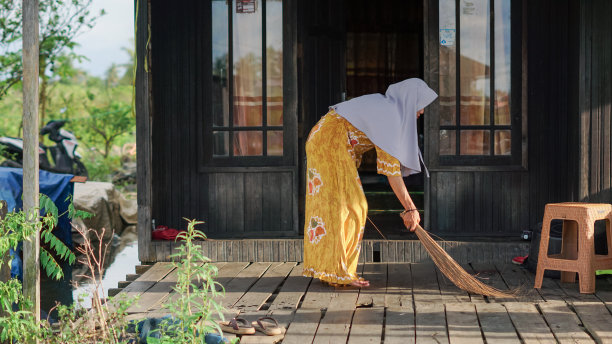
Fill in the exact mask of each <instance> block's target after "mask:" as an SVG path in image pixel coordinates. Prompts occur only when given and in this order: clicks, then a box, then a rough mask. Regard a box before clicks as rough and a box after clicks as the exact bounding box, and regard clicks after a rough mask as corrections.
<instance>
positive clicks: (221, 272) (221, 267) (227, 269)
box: [148, 262, 247, 313]
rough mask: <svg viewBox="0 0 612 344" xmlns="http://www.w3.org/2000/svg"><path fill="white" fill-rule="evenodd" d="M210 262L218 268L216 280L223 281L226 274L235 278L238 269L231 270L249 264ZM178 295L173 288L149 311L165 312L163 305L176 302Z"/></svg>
mask: <svg viewBox="0 0 612 344" xmlns="http://www.w3.org/2000/svg"><path fill="white" fill-rule="evenodd" d="M209 264H212V265H214V266H215V267H216V268H217V273H218V275H217V277H216V278H215V281H222V282H225V280H224V276H228V274H229V275H231V278H233V277H234V276H235V275H236V274H238V271H236V272H231V271H233V270H238V269H237V267H240V270H241V269H242V268H244V267H245V266H246V265H247V263H226V262H214V263H209ZM191 282H192V283H194V284H196V285H199V286H201V282H198V281H196V280H192V281H191ZM219 289H220V288H219ZM178 297H179V295H178V294H177V293H176V292H174V290H172V291H170V292H169V293H168V295H166V296H164V297H163V298H162V299H161V300H160V301H159V302H158V303H156V304H154V305H153V306H151V307H150V308H149V310H148V312H152V313H159V312H165V311H164V310H163V309H162V308H163V305H165V304H169V303H173V302H176V300H177V299H178Z"/></svg>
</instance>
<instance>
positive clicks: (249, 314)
mask: <svg viewBox="0 0 612 344" xmlns="http://www.w3.org/2000/svg"><path fill="white" fill-rule="evenodd" d="M294 315H295V311H293V310H276V311H270V310H261V311H241V312H240V317H241V318H244V319H245V320H247V321H248V322H250V323H253V322H256V321H257V319H259V318H261V317H272V318H274V319H276V321H277V322H278V326H280V327H282V328H285V329H287V328H288V327H289V324H290V323H291V321H292V320H293V317H294ZM285 335H286V331H285V333H283V334H279V335H275V336H268V335H266V334H264V333H262V332H259V331H257V332H255V334H254V335H247V336H242V337H241V338H240V343H241V344H273V343H279V342H281V341H283V339H284V338H285Z"/></svg>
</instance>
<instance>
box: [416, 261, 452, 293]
mask: <svg viewBox="0 0 612 344" xmlns="http://www.w3.org/2000/svg"><path fill="white" fill-rule="evenodd" d="M410 268H411V271H412V295H413V297H414V301H415V302H443V301H444V300H443V298H442V295H441V294H440V287H439V286H438V277H437V276H436V269H435V265H434V264H433V263H418V264H412V265H411V266H410Z"/></svg>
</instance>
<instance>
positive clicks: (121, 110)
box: [80, 93, 134, 159]
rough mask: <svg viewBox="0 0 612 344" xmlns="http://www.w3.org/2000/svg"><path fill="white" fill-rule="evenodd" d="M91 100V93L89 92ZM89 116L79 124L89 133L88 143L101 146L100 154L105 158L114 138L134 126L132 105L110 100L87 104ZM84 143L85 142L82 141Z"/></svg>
mask: <svg viewBox="0 0 612 344" xmlns="http://www.w3.org/2000/svg"><path fill="white" fill-rule="evenodd" d="M89 97H90V100H93V94H91V93H90V94H89ZM87 112H88V113H89V116H88V117H87V118H85V119H83V120H82V121H81V123H80V125H81V126H82V127H83V131H84V132H87V133H88V134H89V140H88V141H89V142H88V143H87V144H88V145H91V146H100V145H101V146H103V147H104V151H102V152H101V154H102V156H103V157H104V158H105V159H106V158H107V157H108V155H109V153H110V151H111V148H112V145H113V143H114V142H115V140H116V139H117V138H118V137H120V136H121V135H123V134H125V133H128V132H130V131H131V130H133V128H134V119H133V118H132V107H131V106H130V105H128V104H125V103H122V102H118V101H114V100H111V101H110V102H109V103H108V105H106V106H102V107H96V106H88V107H87ZM84 143H85V142H84Z"/></svg>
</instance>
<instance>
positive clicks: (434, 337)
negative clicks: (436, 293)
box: [413, 270, 449, 344]
mask: <svg viewBox="0 0 612 344" xmlns="http://www.w3.org/2000/svg"><path fill="white" fill-rule="evenodd" d="M413 271H414V270H413ZM413 276H414V275H413ZM415 323H416V342H417V343H419V344H422V343H423V344H428V343H436V344H448V343H449V342H448V333H447V329H446V316H445V312H444V305H443V304H441V303H432V302H415Z"/></svg>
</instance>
